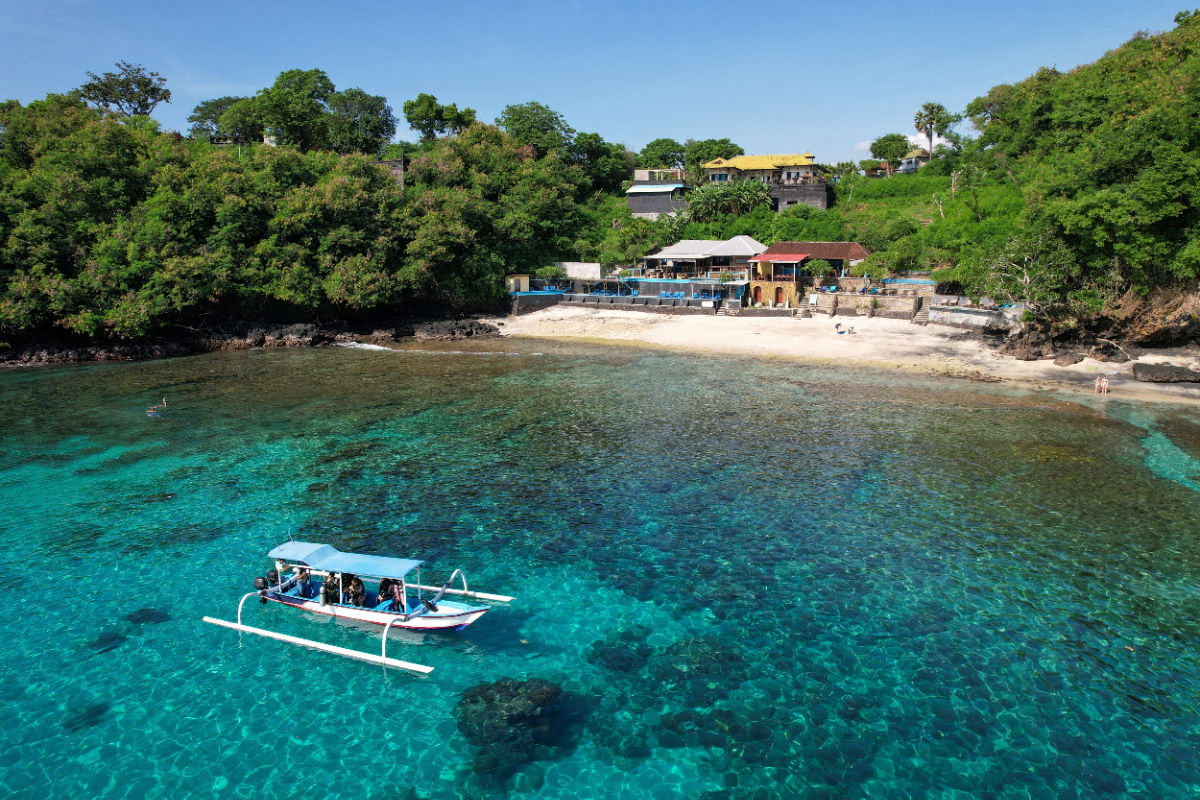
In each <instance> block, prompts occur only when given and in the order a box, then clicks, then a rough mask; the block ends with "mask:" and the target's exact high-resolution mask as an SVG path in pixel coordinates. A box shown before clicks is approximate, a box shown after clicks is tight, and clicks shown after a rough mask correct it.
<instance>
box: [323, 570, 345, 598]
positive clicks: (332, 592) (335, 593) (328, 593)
mask: <svg viewBox="0 0 1200 800" xmlns="http://www.w3.org/2000/svg"><path fill="white" fill-rule="evenodd" d="M340 583H341V581H339V580H338V576H337V573H335V572H331V573H329V574H328V575H326V576H325V583H323V584H321V602H322V603H324V604H325V605H331V604H334V603H340V602H342V591H341V589H340V588H339V584H340Z"/></svg>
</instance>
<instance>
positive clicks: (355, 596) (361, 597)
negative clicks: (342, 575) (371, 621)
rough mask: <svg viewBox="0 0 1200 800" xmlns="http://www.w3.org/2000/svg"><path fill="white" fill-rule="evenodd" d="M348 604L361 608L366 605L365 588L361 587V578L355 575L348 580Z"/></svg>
mask: <svg viewBox="0 0 1200 800" xmlns="http://www.w3.org/2000/svg"><path fill="white" fill-rule="evenodd" d="M348 594H349V596H350V604H351V605H355V606H358V607H359V608H362V607H363V606H364V605H366V603H367V587H366V586H363V582H362V578H360V577H358V576H357V575H355V576H354V577H353V578H352V579H351V580H350V591H349V592H348Z"/></svg>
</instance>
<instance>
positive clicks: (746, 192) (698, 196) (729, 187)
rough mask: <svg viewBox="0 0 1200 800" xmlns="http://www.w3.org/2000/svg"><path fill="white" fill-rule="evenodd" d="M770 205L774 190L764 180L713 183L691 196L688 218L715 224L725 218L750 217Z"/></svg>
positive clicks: (689, 198)
mask: <svg viewBox="0 0 1200 800" xmlns="http://www.w3.org/2000/svg"><path fill="white" fill-rule="evenodd" d="M770 205H771V188H770V187H769V186H767V185H766V184H765V183H762V182H761V181H724V182H720V183H717V182H712V183H706V184H704V185H703V186H700V187H699V188H697V189H695V190H693V191H692V193H691V194H689V195H688V208H687V217H688V220H690V221H692V222H712V221H714V220H716V219H717V218H718V217H720V216H722V215H733V216H739V215H742V214H749V213H750V212H751V211H753V210H754V209H755V208H760V207H762V208H770Z"/></svg>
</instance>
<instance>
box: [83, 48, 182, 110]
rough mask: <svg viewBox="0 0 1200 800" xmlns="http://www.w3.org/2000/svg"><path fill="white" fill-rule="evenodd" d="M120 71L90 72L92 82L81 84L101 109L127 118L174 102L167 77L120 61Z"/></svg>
mask: <svg viewBox="0 0 1200 800" xmlns="http://www.w3.org/2000/svg"><path fill="white" fill-rule="evenodd" d="M116 67H117V72H105V73H104V74H103V75H97V74H96V73H94V72H89V73H87V76H88V77H89V78H91V80H90V81H88V82H87V83H85V84H83V86H80V87H79V93H80V96H81V97H83V99H84V100H86V101H88V102H89V103H94V104H95V105H96V107H97V108H102V109H104V110H105V111H108V112H111V113H114V114H119V115H121V116H125V117H136V116H145V115H148V114H150V113H152V112H153V111H154V109H155V108H156V107H157V106H158V104H159V103H169V102H171V90H170V89H168V88H167V79H166V78H164V77H162V76H161V75H159V74H158V73H157V72H148V71H147V70H146V68H145V67H143V66H142V65H141V64H130V63H129V62H128V61H118V62H117V63H116Z"/></svg>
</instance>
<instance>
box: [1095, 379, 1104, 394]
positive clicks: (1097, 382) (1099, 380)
mask: <svg viewBox="0 0 1200 800" xmlns="http://www.w3.org/2000/svg"><path fill="white" fill-rule="evenodd" d="M1103 380H1104V376H1103V375H1097V376H1096V392H1095V393H1096V394H1100V382H1101V381H1103Z"/></svg>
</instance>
